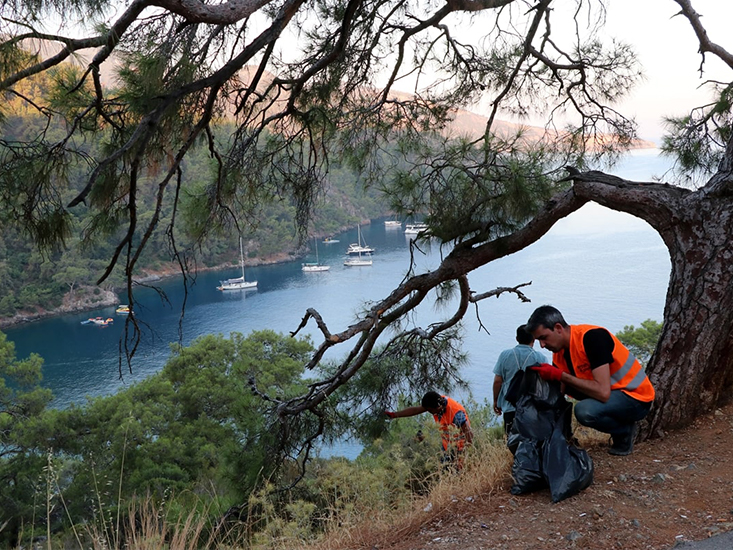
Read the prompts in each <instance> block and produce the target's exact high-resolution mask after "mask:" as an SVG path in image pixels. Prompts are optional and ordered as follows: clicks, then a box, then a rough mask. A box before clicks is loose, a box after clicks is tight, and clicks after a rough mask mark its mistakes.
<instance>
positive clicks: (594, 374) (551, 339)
mask: <svg viewBox="0 0 733 550" xmlns="http://www.w3.org/2000/svg"><path fill="white" fill-rule="evenodd" d="M527 330H528V331H529V332H531V333H532V336H534V338H535V339H536V340H539V342H540V346H542V347H543V348H547V349H548V350H550V351H551V352H552V363H553V364H552V365H548V364H544V365H541V366H539V367H533V368H532V370H536V371H537V373H538V374H539V375H540V376H541V377H542V378H543V379H545V380H555V381H558V382H560V383H561V388H562V391H563V392H565V393H566V394H568V395H570V396H571V397H573V398H575V399H577V400H578V403H576V405H575V418H577V419H578V422H580V423H581V424H582V425H583V426H588V427H590V428H594V429H596V430H598V431H600V432H604V433H607V434H610V435H611V438H612V441H613V442H612V444H611V447H610V448H609V449H608V452H609V453H611V454H612V455H628V454H630V453H631V451H632V450H633V448H634V436H635V435H636V423H637V422H638V421H639V420H641V419H643V418H644V417H645V416H646V415H647V414H648V413H649V409H651V406H652V402H653V401H654V387H653V386H652V383H651V382H650V381H649V378H648V377H647V375H646V373H645V372H644V368H643V367H642V365H641V363H640V362H639V360H638V359H637V358H636V357H634V355H633V354H632V353H631V352H630V351H629V350H628V349H627V348H626V346H624V345H623V344H622V343H621V342H620V341H619V339H618V338H616V337H615V336H614V335H613V334H611V333H610V332H609V331H608V330H606V329H605V328H602V327H597V326H593V325H568V324H567V323H566V322H565V319H564V318H563V316H562V314H561V313H560V312H559V311H558V310H557V309H556V308H554V307H552V306H541V307H538V308H537V309H536V310H535V311H534V313H532V316H531V317H530V318H529V321H527Z"/></svg>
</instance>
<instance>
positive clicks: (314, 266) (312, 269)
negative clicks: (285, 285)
mask: <svg viewBox="0 0 733 550" xmlns="http://www.w3.org/2000/svg"><path fill="white" fill-rule="evenodd" d="M313 244H315V245H316V261H315V263H313V262H306V263H304V264H301V269H302V270H303V271H304V272H305V273H318V272H320V271H328V270H329V269H331V266H330V265H323V264H321V263H320V262H319V261H318V239H315V238H314V239H313Z"/></svg>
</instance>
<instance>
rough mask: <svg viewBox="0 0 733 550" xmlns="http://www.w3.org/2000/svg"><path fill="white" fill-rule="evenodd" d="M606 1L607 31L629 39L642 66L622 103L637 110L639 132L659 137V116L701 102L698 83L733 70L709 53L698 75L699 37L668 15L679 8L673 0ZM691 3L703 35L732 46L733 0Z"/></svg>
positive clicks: (680, 19)
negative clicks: (702, 73) (642, 76)
mask: <svg viewBox="0 0 733 550" xmlns="http://www.w3.org/2000/svg"><path fill="white" fill-rule="evenodd" d="M608 4H609V6H608V33H609V35H612V36H616V37H618V38H621V39H623V40H624V41H626V42H629V43H631V44H633V45H634V46H635V48H636V49H637V52H638V55H639V57H640V59H641V63H642V65H643V67H644V73H645V75H646V82H644V83H642V84H641V85H639V87H638V88H637V89H636V90H635V91H633V92H632V96H631V98H630V100H629V101H628V103H627V104H624V109H625V110H627V109H628V111H627V112H631V113H632V114H634V115H635V116H636V120H637V122H638V123H639V133H640V136H641V137H642V138H644V139H649V140H652V141H658V140H659V138H660V136H661V134H662V130H663V127H662V121H661V119H662V117H663V116H665V115H683V114H687V112H688V111H689V108H690V107H691V106H694V105H699V104H702V103H704V102H705V101H706V99H707V98H708V97H709V96H708V95H707V94H705V92H704V91H703V90H700V89H698V87H699V86H700V85H701V84H702V83H703V82H704V81H705V80H707V79H715V78H718V79H725V80H727V81H731V80H733V74H731V73H732V72H733V71H732V70H731V69H729V68H725V66H724V65H723V64H722V63H721V62H720V61H718V60H717V59H714V58H713V57H712V56H711V55H710V54H708V55H707V56H706V62H705V76H704V77H703V78H701V76H700V73H699V68H700V63H701V60H702V57H701V56H700V54H698V53H697V49H698V42H697V39H696V38H695V35H694V33H693V31H692V27H690V25H689V23H688V22H687V20H686V19H684V18H683V17H681V16H678V17H673V16H674V15H675V14H676V13H677V12H678V11H679V9H678V8H679V7H678V6H677V4H676V3H674V2H672V1H671V0H611V1H610V2H608ZM692 5H693V7H694V8H695V11H697V13H699V14H701V15H702V19H701V21H702V23H703V25H705V27H706V28H707V31H708V37H709V38H710V39H711V40H712V41H713V42H716V43H717V44H719V45H720V46H722V47H724V48H726V49H727V50H728V51H733V39H730V37H731V32H730V27H731V24H733V1H731V0H692Z"/></svg>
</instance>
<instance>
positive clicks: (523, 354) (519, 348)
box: [493, 325, 547, 435]
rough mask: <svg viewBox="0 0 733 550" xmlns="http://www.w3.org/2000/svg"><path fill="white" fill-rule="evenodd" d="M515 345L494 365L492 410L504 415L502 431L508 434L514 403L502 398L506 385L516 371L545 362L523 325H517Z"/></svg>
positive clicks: (501, 355)
mask: <svg viewBox="0 0 733 550" xmlns="http://www.w3.org/2000/svg"><path fill="white" fill-rule="evenodd" d="M516 339H517V345H516V346H514V347H513V348H510V349H505V350H504V351H502V352H501V353H500V354H499V359H498V360H497V361H496V365H495V366H494V388H493V389H494V412H495V413H496V414H497V415H499V416H502V415H503V416H504V433H505V434H507V435H508V434H509V430H511V429H512V424H513V423H514V413H515V411H514V405H512V404H511V403H509V401H507V400H506V399H505V398H504V395H505V394H506V389H507V386H508V385H509V382H511V380H512V378H513V377H514V375H515V374H517V372H518V371H520V370H524V369H525V368H527V367H529V366H531V365H537V364H542V363H546V362H547V359H546V358H545V356H544V355H542V354H541V353H540V352H539V351H537V350H535V349H533V348H532V345H533V344H534V337H533V336H532V335H531V334H530V333H529V332H527V330H526V329H525V325H521V326H518V327H517V336H516Z"/></svg>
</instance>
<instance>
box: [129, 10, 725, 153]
mask: <svg viewBox="0 0 733 550" xmlns="http://www.w3.org/2000/svg"><path fill="white" fill-rule="evenodd" d="M563 1H566V0H563ZM594 1H601V0H594ZM603 1H604V2H605V4H606V5H607V10H608V11H607V14H608V24H607V26H606V34H607V35H608V36H609V37H610V36H613V37H616V38H619V39H622V40H623V41H625V42H628V43H631V44H632V45H634V47H635V49H636V51H637V54H638V56H639V59H640V61H641V63H642V66H643V68H644V73H645V75H646V81H645V82H642V83H641V84H639V86H638V87H637V88H636V89H635V90H633V91H632V95H631V96H630V98H629V99H628V100H627V101H626V102H625V103H624V104H623V105H622V106H620V109H619V110H620V111H622V112H623V113H624V114H626V115H629V116H634V117H635V118H636V120H637V123H638V124H639V135H640V137H641V138H642V139H647V140H651V141H655V142H657V143H659V141H660V138H661V135H662V133H663V123H662V117H664V116H665V115H684V114H687V113H688V112H689V109H690V107H692V106H695V105H700V104H703V103H704V102H705V101H706V100H707V98H708V97H709V96H708V95H707V94H706V93H705V92H704V90H700V89H699V86H700V85H701V84H702V83H703V82H704V81H705V80H707V79H720V80H726V79H727V80H728V81H731V80H733V74H732V72H733V71H732V70H731V69H728V68H725V67H724V66H723V64H722V63H721V62H719V61H717V60H716V59H714V58H713V57H712V56H710V55H708V56H707V61H706V63H705V75H704V77H701V76H700V73H699V67H700V62H701V56H700V55H699V54H698V53H697V47H698V45H697V40H696V38H695V36H694V34H693V32H692V28H691V27H690V25H689V23H688V22H687V20H686V19H684V18H682V17H681V16H678V17H674V16H675V14H676V13H677V12H678V11H679V7H678V6H677V4H676V3H675V2H673V1H672V0H603ZM570 4H571V3H570V2H568V3H567V5H570ZM692 4H693V7H694V8H695V10H696V11H697V12H698V13H700V14H701V15H702V16H703V17H702V22H703V24H704V25H705V26H706V28H707V31H708V36H709V37H710V38H711V40H713V41H714V42H716V43H718V44H719V45H721V46H722V47H724V48H726V49H728V50H729V51H731V52H733V38H731V39H728V37H729V36H732V35H731V32H730V26H731V24H733V0H692ZM561 6H563V4H562V3H560V4H558V7H557V8H556V9H562V8H561ZM115 16H119V13H117V14H115ZM465 30H466V31H467V32H468V33H470V32H472V31H474V30H479V31H480V29H473V28H471V29H465ZM553 30H555V31H557V29H553ZM727 39H728V40H727ZM726 40H727V42H726ZM408 87H409V86H408ZM397 89H400V87H399V86H397ZM406 91H407V90H406ZM471 110H474V111H476V112H479V113H480V114H485V113H482V112H481V110H479V109H471ZM528 122H529V123H536V124H539V125H541V124H542V122H541V121H528Z"/></svg>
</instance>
